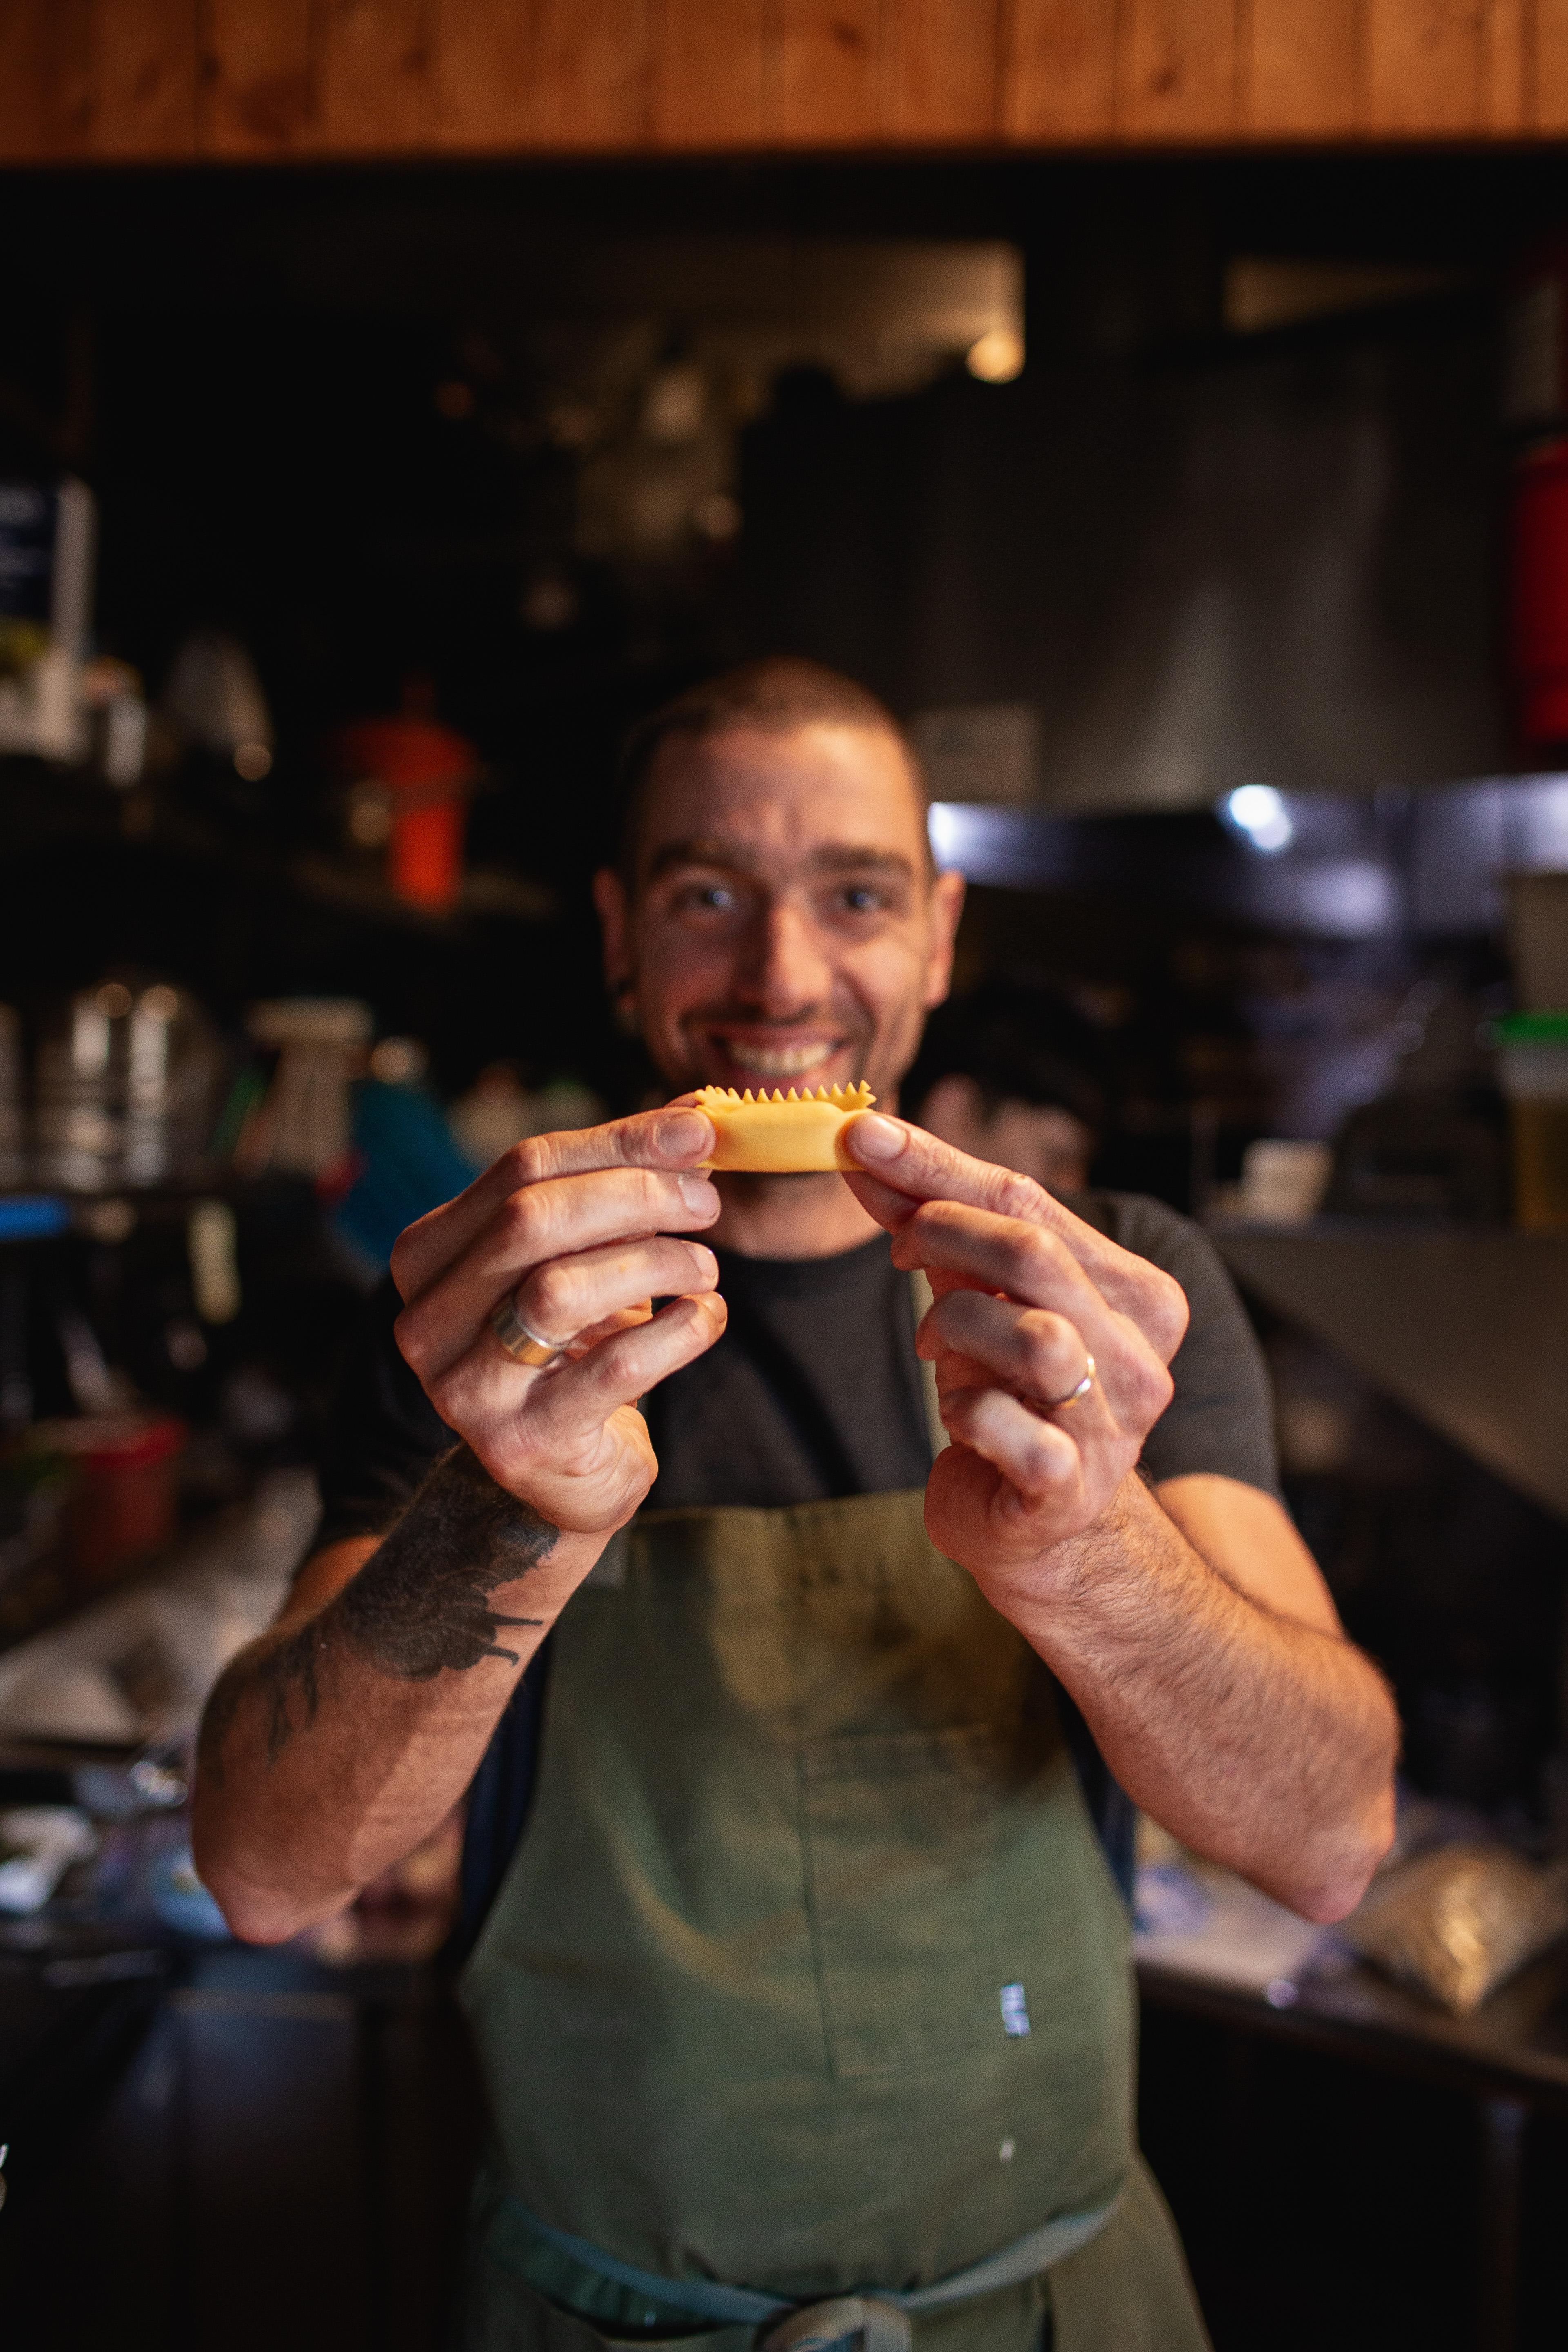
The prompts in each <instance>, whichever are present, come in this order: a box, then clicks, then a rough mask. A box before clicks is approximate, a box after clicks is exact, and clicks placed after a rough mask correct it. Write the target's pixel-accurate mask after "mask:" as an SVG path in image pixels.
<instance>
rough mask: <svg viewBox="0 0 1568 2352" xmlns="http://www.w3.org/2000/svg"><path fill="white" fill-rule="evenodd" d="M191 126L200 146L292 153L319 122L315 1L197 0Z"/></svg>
mask: <svg viewBox="0 0 1568 2352" xmlns="http://www.w3.org/2000/svg"><path fill="white" fill-rule="evenodd" d="M201 40H202V56H201V77H200V83H199V87H198V92H197V110H196V120H197V131H198V135H199V139H200V142H201V146H202V149H203V151H204V152H205V153H206V154H209V155H232V156H236V157H242V158H256V157H260V156H268V155H289V154H297V153H298V152H300V149H301V148H307V147H310V146H312V145H313V144H314V143H315V142H316V138H317V134H318V131H319V128H320V122H319V103H318V73H319V65H320V59H319V56H318V42H317V25H316V5H314V0H203V5H202V25H201Z"/></svg>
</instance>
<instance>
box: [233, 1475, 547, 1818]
mask: <svg viewBox="0 0 1568 2352" xmlns="http://www.w3.org/2000/svg"><path fill="white" fill-rule="evenodd" d="M560 1532H561V1530H560V1529H559V1528H555V1527H552V1525H551V1523H550V1521H549V1520H548V1519H546V1518H544V1517H542V1516H541V1515H540V1513H539V1512H538V1511H536V1510H534V1509H533V1507H532V1506H531V1504H528V1503H521V1502H519V1501H518V1499H517V1497H516V1496H513V1495H509V1494H508V1493H507V1492H506V1490H505V1489H504V1487H501V1486H497V1485H496V1483H495V1481H494V1479H493V1478H491V1476H490V1475H489V1472H488V1471H487V1470H485V1469H484V1468H483V1467H482V1465H480V1464H479V1461H478V1460H477V1459H476V1458H475V1456H474V1455H473V1454H471V1453H470V1452H469V1451H468V1447H467V1446H466V1445H458V1446H454V1447H453V1449H452V1451H451V1453H449V1454H443V1455H442V1457H441V1459H440V1460H439V1461H438V1462H437V1464H436V1465H435V1467H434V1469H433V1470H431V1472H430V1473H429V1475H428V1476H427V1477H426V1480H425V1482H424V1484H423V1485H422V1486H420V1487H419V1489H418V1491H417V1492H416V1494H415V1495H414V1496H413V1497H412V1499H411V1500H410V1502H409V1504H408V1506H407V1508H406V1509H405V1512H404V1513H403V1516H402V1517H401V1518H399V1519H398V1520H397V1522H396V1524H395V1526H394V1527H393V1528H391V1530H390V1531H389V1533H388V1534H387V1535H386V1537H385V1538H384V1540H383V1542H382V1544H381V1547H380V1549H378V1550H376V1551H374V1552H373V1553H372V1554H371V1556H370V1558H369V1559H367V1560H366V1562H365V1564H364V1566H363V1568H362V1569H361V1570H360V1571H359V1573H358V1575H357V1576H355V1577H353V1579H352V1580H350V1582H349V1583H347V1584H346V1585H344V1587H343V1589H342V1591H341V1592H340V1593H339V1594H338V1595H337V1597H336V1599H335V1600H333V1601H330V1602H329V1603H328V1605H327V1607H326V1608H325V1609H323V1610H322V1611H321V1614H320V1615H319V1616H317V1617H313V1618H311V1619H310V1622H308V1623H307V1624H304V1625H300V1626H298V1627H296V1629H295V1630H294V1631H293V1632H292V1633H288V1634H285V1635H284V1636H283V1637H282V1638H281V1639H280V1640H279V1641H278V1642H276V1643H274V1644H273V1645H272V1646H271V1647H270V1648H268V1649H267V1650H264V1651H263V1652H262V1654H260V1656H259V1657H258V1658H256V1659H255V1660H254V1661H252V1662H251V1663H250V1664H249V1665H248V1667H247V1668H242V1669H241V1670H240V1672H239V1673H238V1674H237V1675H235V1674H232V1673H231V1674H228V1675H225V1676H224V1677H223V1679H222V1680H221V1681H220V1682H219V1684H218V1685H217V1687H216V1690H215V1691H214V1693H213V1695H212V1697H211V1698H210V1699H209V1701H208V1702H207V1709H206V1715H205V1720H204V1722H203V1724H202V1735H201V1759H202V1762H203V1763H204V1765H205V1768H206V1769H207V1771H208V1772H209V1774H210V1775H211V1777H212V1778H213V1779H214V1780H217V1781H221V1780H222V1778H223V1766H222V1755H223V1747H224V1742H225V1739H226V1735H227V1733H228V1729H229V1727H230V1725H231V1724H232V1723H233V1721H234V1718H235V1717H236V1715H237V1713H238V1711H239V1707H240V1704H241V1701H242V1700H243V1699H244V1697H245V1696H246V1693H247V1691H250V1690H254V1691H255V1692H256V1693H257V1694H258V1696H259V1697H260V1698H261V1700H262V1703H263V1705H264V1706H265V1708H266V1712H267V1760H268V1764H275V1763H276V1762H277V1761H278V1759H279V1756H280V1755H281V1754H282V1752H283V1749H284V1748H286V1747H287V1746H288V1744H289V1739H290V1738H292V1737H293V1734H294V1732H295V1730H296V1729H300V1728H303V1729H305V1730H307V1731H308V1730H309V1729H310V1726H311V1725H312V1724H313V1723H314V1722H315V1720H316V1714H317V1710H318V1708H319V1706H320V1704H321V1691H320V1685H319V1682H318V1677H317V1665H318V1662H319V1660H320V1659H321V1657H322V1656H323V1655H324V1654H325V1653H326V1652H327V1651H328V1650H329V1649H330V1648H331V1645H332V1643H334V1641H336V1642H340V1643H342V1644H343V1646H344V1647H346V1648H347V1649H349V1650H351V1651H353V1652H354V1653H355V1654H357V1655H359V1656H360V1657H362V1658H364V1659H365V1660H366V1661H367V1662H368V1663H369V1664H371V1665H372V1666H374V1668H375V1670H376V1672H377V1673H378V1674H382V1675H387V1676H389V1677H390V1678H392V1679H393V1680H395V1681H398V1682H410V1683H423V1682H429V1681H431V1680H432V1679H433V1678H434V1677H435V1676H436V1675H438V1674H439V1673H440V1672H441V1670H442V1668H443V1667H444V1666H450V1667H452V1668H453V1669H454V1671H456V1672H457V1673H459V1674H466V1673H467V1672H468V1668H469V1667H470V1666H477V1665H478V1664H479V1661H480V1659H481V1658H504V1659H505V1660H506V1661H507V1663H508V1664H510V1665H514V1666H515V1665H516V1664H517V1663H518V1654H517V1652H516V1651H515V1650H509V1649H507V1648H505V1647H504V1646H503V1645H502V1644H501V1643H499V1642H498V1641H497V1640H496V1635H497V1634H498V1633H500V1629H501V1628H502V1627H503V1626H510V1625H539V1624H542V1622H543V1620H542V1618H539V1617H504V1616H502V1615H501V1614H500V1612H499V1611H497V1610H495V1609H492V1608H491V1607H490V1605H489V1594H490V1593H492V1592H493V1591H495V1590H496V1588H497V1586H498V1585H502V1584H510V1583H511V1582H512V1581H513V1580H515V1579H516V1578H518V1577H521V1576H526V1575H527V1573H528V1571H529V1570H530V1569H531V1568H537V1567H538V1565H539V1563H540V1562H541V1561H542V1560H543V1559H548V1558H549V1556H550V1554H551V1552H552V1550H553V1549H554V1547H555V1540H556V1538H557V1537H558V1535H559V1534H560ZM296 1692H298V1693H299V1696H300V1723H298V1724H297V1723H296V1721H295V1717H294V1713H293V1708H292V1704H291V1702H292V1700H293V1696H294V1694H295V1693H296Z"/></svg>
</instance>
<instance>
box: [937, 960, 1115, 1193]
mask: <svg viewBox="0 0 1568 2352" xmlns="http://www.w3.org/2000/svg"><path fill="white" fill-rule="evenodd" d="M1097 1045H1098V1041H1097V1038H1096V1035H1095V1032H1094V1030H1093V1029H1092V1028H1091V1027H1090V1025H1089V1023H1088V1022H1087V1021H1085V1020H1083V1019H1082V1018H1081V1017H1080V1016H1079V1015H1078V1014H1077V1013H1074V1012H1073V1011H1072V1010H1071V1008H1070V1006H1068V1004H1066V1003H1064V1002H1063V1001H1062V999H1061V997H1060V996H1058V994H1057V993H1056V992H1054V991H1051V990H1047V989H1045V988H1038V987H1027V986H1024V985H1021V984H1017V983H1014V982H1006V981H987V982H984V983H983V985H982V986H980V987H979V988H976V989H973V990H971V991H970V992H969V993H968V994H967V995H965V996H961V997H955V998H953V999H952V1001H951V1002H950V1003H946V1004H944V1005H942V1006H940V1007H939V1009H938V1010H937V1011H936V1012H935V1013H933V1014H932V1016H931V1022H930V1024H929V1025H928V1026H927V1029H926V1034H925V1037H924V1039H923V1041H922V1043H921V1050H920V1052H919V1054H918V1055H916V1057H915V1062H914V1066H913V1067H912V1069H911V1070H910V1074H909V1076H908V1077H907V1078H906V1080H905V1082H904V1085H903V1087H902V1090H901V1097H900V1099H901V1100H902V1103H903V1106H904V1108H905V1110H906V1112H907V1114H908V1116H909V1117H910V1118H912V1119H916V1120H918V1121H919V1123H920V1125H921V1127H923V1128H928V1129H930V1131H931V1134H932V1135H940V1136H941V1138H942V1141H943V1142H944V1143H951V1144H952V1146H953V1147H954V1149H955V1150H959V1151H965V1152H968V1153H969V1155H970V1156H971V1158H972V1159H975V1160H994V1162H995V1163H996V1165H997V1166H998V1167H999V1168H1016V1170H1017V1171H1018V1173H1019V1175H1020V1176H1032V1177H1033V1178H1034V1181H1035V1182H1036V1183H1037V1184H1042V1185H1044V1187H1045V1189H1046V1191H1047V1192H1056V1193H1058V1194H1061V1193H1068V1192H1087V1191H1088V1189H1089V1168H1090V1165H1091V1163H1092V1161H1093V1159H1094V1155H1095V1151H1096V1150H1097V1149H1098V1147H1099V1143H1100V1133H1101V1130H1102V1129H1103V1128H1104V1124H1105V1094H1104V1089H1103V1086H1102V1084H1101V1082H1100V1078H1099V1076H1098V1075H1097V1073H1096V1070H1095V1064H1096V1062H1097V1060H1098V1059H1099V1058H1100V1055H1099V1054H1098V1052H1097Z"/></svg>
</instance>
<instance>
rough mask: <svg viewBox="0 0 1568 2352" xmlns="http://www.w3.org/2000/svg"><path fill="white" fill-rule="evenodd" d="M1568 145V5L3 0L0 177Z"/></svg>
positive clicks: (1132, 0) (1566, 0)
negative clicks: (78, 167) (824, 155)
mask: <svg viewBox="0 0 1568 2352" xmlns="http://www.w3.org/2000/svg"><path fill="white" fill-rule="evenodd" d="M1565 133H1568V0H0V163H64V162H71V161H89V160H92V159H101V160H102V161H104V162H114V163H121V162H128V161H142V162H149V163H153V162H177V161H194V160H197V159H201V158H208V157H211V158H233V159H236V160H239V161H245V162H255V161H260V160H265V159H267V158H275V159H279V160H283V159H286V158H289V157H291V156H307V155H310V156H338V155H367V154H379V155H389V156H404V155H413V154H427V153H443V152H446V153H490V154H498V155H506V154H522V153H532V154H541V153H548V152H559V151H570V150H578V151H584V152H601V153H619V154H625V153H628V152H648V153H658V152H668V153H678V152H685V153H703V152H721V151H724V150H734V149H752V150H756V151H767V150H787V149H812V148H816V149H831V148H840V149H842V148H854V149H860V150H867V149H874V148H879V147H883V148H901V149H905V150H909V149H921V148H925V149H930V148H942V147H972V148H973V147H988V146H989V147H998V146H1000V147H1012V148H1037V149H1038V148H1055V147H1069V146H1074V145H1086V144H1087V145H1102V146H1104V145H1111V146H1115V145H1125V146H1137V147H1156V146H1170V145H1173V144H1177V143H1180V142H1201V143H1206V144H1216V143H1226V142H1239V141H1249V142H1251V141H1258V142H1289V141H1328V142H1342V141H1349V140H1356V141H1364V140H1418V139H1426V140H1432V139H1438V140H1493V139H1519V138H1531V137H1546V138H1560V137H1562V136H1563V135H1564V134H1565Z"/></svg>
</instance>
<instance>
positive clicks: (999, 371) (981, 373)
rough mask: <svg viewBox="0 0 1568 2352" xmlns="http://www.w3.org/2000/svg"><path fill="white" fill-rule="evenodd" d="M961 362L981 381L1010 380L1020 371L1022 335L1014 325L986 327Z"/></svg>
mask: <svg viewBox="0 0 1568 2352" xmlns="http://www.w3.org/2000/svg"><path fill="white" fill-rule="evenodd" d="M963 364H964V366H965V367H966V368H967V369H968V370H969V373H970V374H971V375H973V376H978V377H979V379H980V381H981V383H1012V382H1013V380H1014V378H1015V377H1016V376H1020V375H1022V374H1023V373H1024V338H1023V336H1022V335H1021V334H1020V333H1019V332H1018V330H1017V328H1016V327H987V329H986V330H985V332H984V334H983V335H982V336H981V337H980V338H979V339H978V341H975V342H973V343H971V344H970V346H969V352H968V355H967V357H966V358H965V360H964V362H963Z"/></svg>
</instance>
